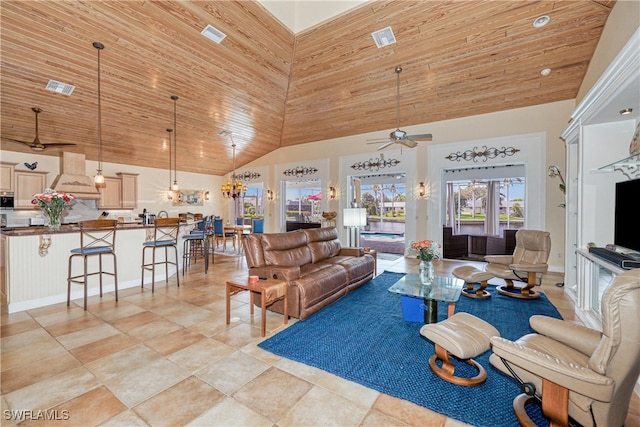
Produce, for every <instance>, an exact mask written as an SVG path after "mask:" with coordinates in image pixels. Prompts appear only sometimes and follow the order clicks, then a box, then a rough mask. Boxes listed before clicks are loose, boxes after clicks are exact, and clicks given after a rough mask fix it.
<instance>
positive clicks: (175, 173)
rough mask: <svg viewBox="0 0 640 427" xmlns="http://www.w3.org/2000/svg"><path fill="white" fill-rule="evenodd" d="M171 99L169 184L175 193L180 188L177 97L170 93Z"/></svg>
mask: <svg viewBox="0 0 640 427" xmlns="http://www.w3.org/2000/svg"><path fill="white" fill-rule="evenodd" d="M171 99H173V185H171V190H172V191H173V192H174V193H175V192H177V191H178V190H179V189H180V187H178V166H177V158H178V126H177V123H176V118H177V115H176V104H177V101H178V97H177V96H176V95H171Z"/></svg>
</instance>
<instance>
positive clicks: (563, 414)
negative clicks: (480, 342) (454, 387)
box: [489, 269, 640, 427]
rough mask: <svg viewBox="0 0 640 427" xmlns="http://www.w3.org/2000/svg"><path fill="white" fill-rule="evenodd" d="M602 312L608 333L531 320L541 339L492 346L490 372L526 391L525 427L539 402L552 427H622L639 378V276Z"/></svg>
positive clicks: (633, 273)
mask: <svg viewBox="0 0 640 427" xmlns="http://www.w3.org/2000/svg"><path fill="white" fill-rule="evenodd" d="M601 305H602V309H601V313H602V332H600V331H597V330H593V329H590V328H587V327H584V326H581V325H579V324H576V323H573V322H568V321H563V320H559V319H555V318H550V317H546V316H532V317H531V319H530V322H529V323H530V325H531V327H532V328H533V329H534V330H535V331H536V332H537V333H532V334H528V335H525V336H523V337H521V338H519V339H518V340H517V341H515V342H512V341H509V340H506V339H503V338H500V337H493V338H491V344H492V348H493V354H491V356H490V358H489V360H490V362H491V364H492V365H493V366H495V367H496V368H498V369H499V370H501V371H503V372H504V373H506V374H507V375H510V376H512V377H514V378H516V379H518V380H519V381H520V382H521V384H522V390H523V392H524V393H523V394H521V395H519V396H518V397H516V399H515V400H514V403H513V407H514V411H515V413H516V416H517V418H518V420H519V421H520V423H521V424H522V425H533V424H527V423H528V422H530V421H531V420H530V419H528V417H527V416H526V413H525V411H524V404H525V403H526V401H528V400H530V399H532V398H534V396H535V397H536V398H538V399H540V400H541V402H542V411H543V413H544V414H545V415H546V416H547V417H549V418H550V420H551V426H567V425H568V423H569V417H571V418H572V419H573V420H575V421H576V422H578V423H580V424H581V425H583V426H584V427H592V426H601V427H604V426H607V427H619V426H622V425H623V424H624V421H625V418H626V415H627V412H628V410H629V402H630V400H631V394H632V393H633V388H634V386H635V384H636V381H637V380H638V375H639V374H640V328H639V327H638V324H639V323H640V315H639V314H638V307H640V269H635V270H629V271H626V272H624V273H623V274H620V275H619V276H617V277H616V278H615V279H614V280H613V282H612V283H611V284H610V285H609V286H608V288H607V289H606V290H605V292H604V294H603V296H602V303H601Z"/></svg>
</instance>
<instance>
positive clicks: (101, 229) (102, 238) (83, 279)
mask: <svg viewBox="0 0 640 427" xmlns="http://www.w3.org/2000/svg"><path fill="white" fill-rule="evenodd" d="M117 223H118V222H117V221H116V220H115V219H95V220H89V221H80V222H79V223H78V225H79V226H80V247H79V248H75V249H72V250H71V255H70V256H69V272H68V274H67V306H69V304H70V302H71V283H78V284H80V285H82V286H84V309H85V310H86V309H87V288H88V287H89V285H88V278H89V277H90V276H95V275H98V276H99V278H100V297H101V298H102V276H103V275H104V274H106V275H108V276H112V277H113V281H114V286H115V295H116V301H118V269H117V262H116V253H115V243H116V224H117ZM96 255H97V256H98V270H97V271H93V272H89V271H88V263H87V260H88V258H89V257H92V256H96ZM103 255H110V256H112V257H113V272H107V271H103V270H102V256H103ZM77 257H82V260H83V272H82V274H78V275H75V276H72V275H71V270H72V264H73V259H74V258H77Z"/></svg>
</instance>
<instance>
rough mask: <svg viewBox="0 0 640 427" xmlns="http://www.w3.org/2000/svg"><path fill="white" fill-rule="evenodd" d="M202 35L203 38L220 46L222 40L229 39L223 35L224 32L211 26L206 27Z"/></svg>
mask: <svg viewBox="0 0 640 427" xmlns="http://www.w3.org/2000/svg"><path fill="white" fill-rule="evenodd" d="M200 34H202V35H203V36H205V37H206V38H208V39H210V40H213V41H214V42H216V43H218V44H219V43H220V42H221V41H222V40H224V38H225V37H227V35H226V34H225V33H223V32H222V31H220V30H218V29H217V28H215V27H212V26H211V25H207V26H206V27H204V30H202V31H200Z"/></svg>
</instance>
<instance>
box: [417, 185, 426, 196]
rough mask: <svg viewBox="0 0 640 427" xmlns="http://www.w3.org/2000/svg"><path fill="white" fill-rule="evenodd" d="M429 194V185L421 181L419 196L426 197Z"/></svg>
mask: <svg viewBox="0 0 640 427" xmlns="http://www.w3.org/2000/svg"><path fill="white" fill-rule="evenodd" d="M426 194H427V187H426V186H425V185H424V182H421V183H420V184H419V185H418V196H420V197H424V196H425V195H426Z"/></svg>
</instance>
